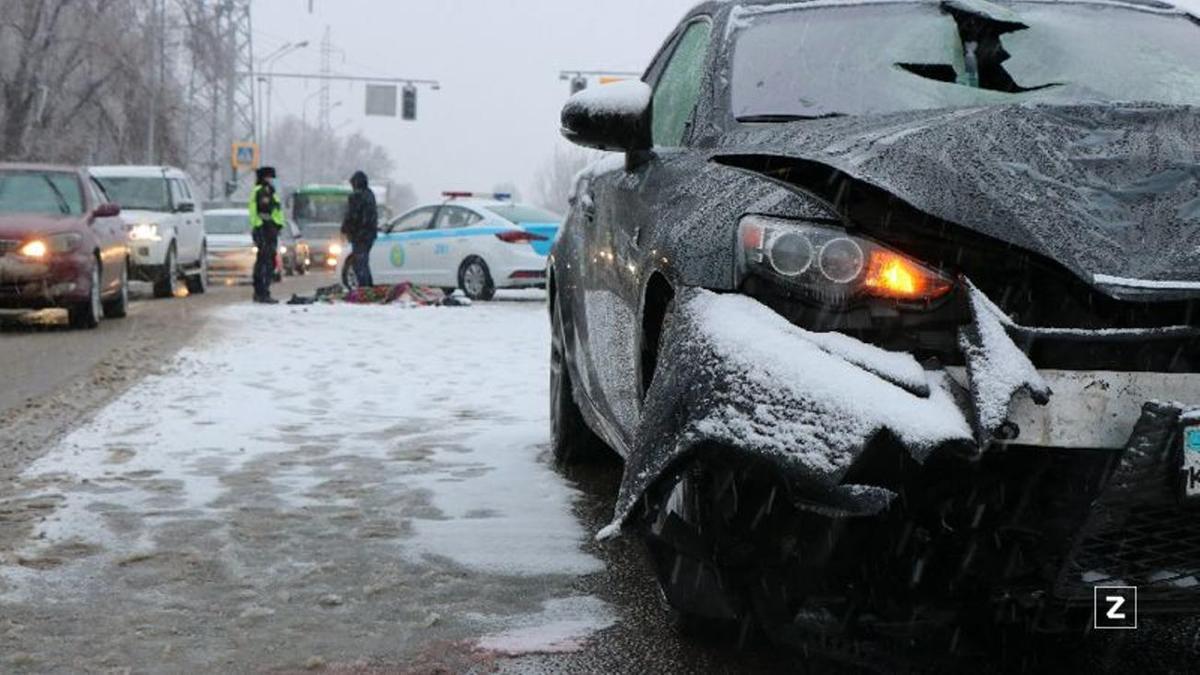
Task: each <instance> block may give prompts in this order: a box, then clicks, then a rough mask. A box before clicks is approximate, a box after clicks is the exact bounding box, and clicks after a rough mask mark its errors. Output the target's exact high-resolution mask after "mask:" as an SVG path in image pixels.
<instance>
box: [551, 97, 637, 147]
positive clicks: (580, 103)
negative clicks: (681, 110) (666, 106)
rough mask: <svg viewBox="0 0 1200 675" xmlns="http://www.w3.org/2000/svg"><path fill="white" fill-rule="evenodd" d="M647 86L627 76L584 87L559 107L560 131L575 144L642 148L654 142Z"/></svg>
mask: <svg viewBox="0 0 1200 675" xmlns="http://www.w3.org/2000/svg"><path fill="white" fill-rule="evenodd" d="M652 100H653V95H652V92H651V90H650V86H649V85H647V84H646V83H645V82H641V81H639V80H626V81H624V82H616V83H613V84H606V85H601V86H599V87H592V88H590V89H584V90H583V91H581V92H579V93H578V94H575V95H574V96H572V97H571V98H570V99H568V100H567V104H566V105H565V106H563V109H562V135H563V136H564V137H565V138H566V139H567V140H569V141H571V142H572V143H575V144H576V145H582V146H584V147H585V148H595V149H597V150H607V151H610V152H628V153H637V152H645V151H647V150H649V149H650V148H651V147H653V145H654V140H653V138H652V135H651V127H650V112H651V111H650V108H651V101H652Z"/></svg>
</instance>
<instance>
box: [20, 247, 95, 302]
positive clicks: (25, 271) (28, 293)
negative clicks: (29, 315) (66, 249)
mask: <svg viewBox="0 0 1200 675" xmlns="http://www.w3.org/2000/svg"><path fill="white" fill-rule="evenodd" d="M91 265H92V259H91V258H90V257H89V256H86V255H60V256H55V257H54V258H52V259H51V260H49V261H46V262H34V261H29V260H23V259H20V258H18V257H16V256H11V255H6V256H0V308H7V309H17V308H31V309H36V308H43V307H54V306H58V305H61V304H66V303H71V302H80V301H83V300H86V299H87V298H88V293H89V292H90V291H91V276H90V270H91Z"/></svg>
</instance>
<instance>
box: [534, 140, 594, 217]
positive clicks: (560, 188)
mask: <svg viewBox="0 0 1200 675" xmlns="http://www.w3.org/2000/svg"><path fill="white" fill-rule="evenodd" d="M601 154H602V153H599V152H594V151H591V150H585V149H583V148H580V147H577V146H574V145H565V144H560V145H558V146H556V147H555V148H554V154H553V155H551V156H550V157H549V158H548V159H547V160H546V162H545V163H544V164H543V165H542V167H541V169H539V170H538V172H537V174H536V175H535V176H534V186H533V198H534V201H535V202H536V203H537V205H538V206H541V207H542V208H545V209H549V210H551V211H554V212H556V213H566V212H567V209H568V208H569V205H568V204H567V200H568V198H569V197H570V195H571V190H572V189H573V188H574V184H575V176H576V175H578V174H579V172H580V171H582V170H583V169H584V168H586V167H587V166H588V165H589V164H591V163H592V162H594V161H595V160H596V159H597V158H598V157H599V156H601Z"/></svg>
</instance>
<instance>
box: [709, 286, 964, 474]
mask: <svg viewBox="0 0 1200 675" xmlns="http://www.w3.org/2000/svg"><path fill="white" fill-rule="evenodd" d="M688 311H689V313H691V314H692V315H693V316H694V317H695V322H696V325H697V327H698V328H699V329H700V330H701V331H703V334H704V335H705V337H706V338H707V339H709V340H711V342H712V345H713V346H714V348H715V349H716V350H717V352H718V353H719V354H721V355H723V356H725V357H726V358H727V362H728V363H729V364H730V365H731V366H732V367H734V368H736V369H737V370H739V371H741V372H743V373H744V374H745V376H746V377H747V378H748V380H749V381H752V382H753V383H754V385H755V386H757V387H758V388H761V389H764V390H778V389H786V390H788V391H790V392H791V393H792V394H793V396H794V397H795V399H796V400H800V401H812V402H813V403H814V404H815V405H817V406H818V407H819V409H821V412H822V413H824V414H823V415H822V416H821V419H822V422H823V423H822V424H821V426H820V428H809V427H808V425H807V424H802V425H801V426H799V427H796V426H794V425H792V424H789V418H792V416H791V415H788V414H787V411H786V410H777V411H771V410H770V408H769V407H766V408H763V409H762V410H761V412H763V413H766V414H767V417H768V418H772V417H774V418H775V419H747V418H746V416H744V415H742V414H740V413H739V412H738V411H736V410H729V409H726V411H725V412H728V413H729V414H728V415H725V414H718V416H716V417H714V418H712V419H710V420H709V421H708V422H706V423H705V425H706V426H709V427H710V428H709V429H708V430H709V431H712V430H713V429H712V427H713V426H723V427H725V428H726V429H728V430H732V431H734V432H735V435H737V436H741V437H744V438H747V439H751V438H753V439H754V440H755V444H757V443H769V444H771V445H776V446H779V447H788V448H790V449H791V450H790V452H792V453H799V454H800V455H807V458H806V462H811V463H812V464H813V466H814V468H820V469H821V470H823V471H830V472H833V471H836V470H838V468H840V467H838V466H835V464H840V460H836V459H832V458H828V457H820V456H818V455H812V454H808V451H809V450H810V449H813V448H815V447H822V446H825V445H826V444H829V445H836V446H839V447H846V446H852V445H854V444H855V443H856V442H861V441H862V440H863V439H865V438H868V437H870V436H871V435H872V434H873V433H874V432H875V431H877V430H878V429H880V428H884V427H886V428H889V429H891V430H892V431H893V432H894V433H896V434H897V436H898V437H899V438H900V439H901V441H902V442H904V443H906V444H910V445H913V446H917V447H925V446H931V445H935V444H937V443H939V442H941V441H944V440H946V439H951V438H960V437H962V436H963V433H964V431H965V430H966V426H965V421H964V419H963V417H962V414H961V412H960V411H959V410H958V408H957V407H956V406H955V405H954V402H953V398H952V396H951V395H950V393H949V392H948V391H947V390H946V389H943V388H941V387H936V388H934V387H931V386H930V382H929V380H928V378H927V375H926V373H925V371H924V370H922V369H921V368H920V365H919V364H917V363H916V361H915V360H914V359H913V358H912V356H911V355H908V354H900V353H894V352H887V351H885V350H882V349H879V348H877V347H873V346H871V345H868V344H866V343H863V342H859V341H857V340H854V339H853V338H850V337H848V336H840V335H839V336H836V337H835V336H833V335H827V334H816V333H811V332H809V331H806V330H803V329H801V328H798V327H796V326H794V325H792V324H791V323H789V322H788V321H787V320H786V319H784V318H783V317H782V316H780V315H779V314H777V313H775V312H773V311H771V310H770V309H769V308H767V307H766V306H765V305H763V304H761V303H759V302H757V301H756V300H753V299H752V298H749V297H746V296H742V295H736V294H721V295H718V294H715V293H709V292H707V291H702V292H699V293H697V294H696V295H695V297H694V298H693V299H692V300H691V301H690V307H689V308H688ZM898 382H899V383H903V384H904V385H908V386H901V384H897V383H898ZM910 387H911V388H912V389H920V390H922V391H921V393H923V394H924V396H915V395H914V394H913V393H912V391H911V390H910ZM776 414H781V415H782V416H781V417H775V415H776ZM814 421H815V420H814ZM775 424H779V425H780V428H779V432H781V433H775V432H773V431H772V427H773V426H774V425H775ZM787 431H792V432H794V433H791V434H789V433H786V432H787ZM766 436H775V438H774V439H773V440H770V441H768V439H767V438H766ZM814 436H818V437H821V439H822V441H821V442H815V443H814V441H815V440H816V439H815V438H814Z"/></svg>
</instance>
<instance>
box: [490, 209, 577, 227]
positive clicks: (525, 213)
mask: <svg viewBox="0 0 1200 675" xmlns="http://www.w3.org/2000/svg"><path fill="white" fill-rule="evenodd" d="M487 210H488V211H491V212H492V213H494V214H496V215H497V216H500V217H501V218H503V219H505V220H507V221H508V222H510V223H513V224H520V223H557V222H560V221H561V220H562V216H560V215H558V214H556V213H551V212H549V211H546V210H543V209H539V208H537V207H535V206H525V205H523V204H505V205H504V206H489V207H487Z"/></svg>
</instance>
